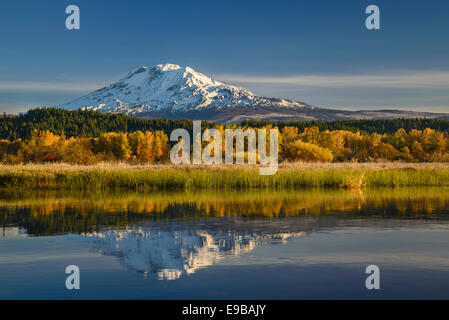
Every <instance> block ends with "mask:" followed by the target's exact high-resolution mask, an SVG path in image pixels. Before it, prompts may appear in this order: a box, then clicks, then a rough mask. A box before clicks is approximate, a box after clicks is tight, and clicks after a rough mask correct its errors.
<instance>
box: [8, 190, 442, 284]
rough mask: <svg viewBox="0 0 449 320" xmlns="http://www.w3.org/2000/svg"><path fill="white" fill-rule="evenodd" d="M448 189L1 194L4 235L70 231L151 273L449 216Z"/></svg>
mask: <svg viewBox="0 0 449 320" xmlns="http://www.w3.org/2000/svg"><path fill="white" fill-rule="evenodd" d="M448 217H449V189H447V188H406V189H391V190H387V189H381V190H375V189H368V190H365V191H363V192H362V191H356V192H354V191H342V190H333V191H332V190H327V191H324V190H296V191H285V192H270V193H269V192H262V193H259V192H247V193H244V192H243V193H226V192H225V193H220V194H217V193H204V194H192V193H176V194H168V193H156V194H141V195H139V194H133V193H129V194H126V193H125V194H94V195H74V194H70V193H58V192H48V193H38V194H23V193H18V194H14V193H4V194H0V223H1V224H2V226H3V233H0V238H1V237H2V236H3V237H6V238H8V237H15V236H19V235H22V234H23V233H26V235H29V236H43V235H46V236H54V235H61V234H69V235H71V237H77V238H85V239H88V241H89V243H90V248H91V250H93V251H94V252H99V253H102V254H103V255H106V256H114V257H117V258H118V259H119V261H120V262H121V264H122V265H124V266H125V267H126V268H128V269H130V270H134V271H137V272H140V273H143V274H144V275H145V277H147V276H148V275H150V276H151V277H154V278H157V279H159V280H176V279H179V278H180V277H182V276H183V275H191V274H194V273H196V272H197V271H198V270H199V269H201V268H206V267H208V266H212V265H214V264H217V263H218V262H222V261H223V260H229V259H234V258H238V257H239V256H241V255H244V254H246V253H249V252H251V251H253V250H254V249H256V248H258V247H262V246H267V245H272V244H285V243H287V242H288V241H290V240H291V239H294V238H298V237H304V236H307V235H309V234H312V233H317V232H327V231H334V230H341V229H348V228H355V229H360V228H369V229H387V228H404V227H406V228H414V227H420V226H423V225H429V224H432V223H438V222H445V221H447V220H448V219H447V218H448Z"/></svg>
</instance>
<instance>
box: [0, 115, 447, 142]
mask: <svg viewBox="0 0 449 320" xmlns="http://www.w3.org/2000/svg"><path fill="white" fill-rule="evenodd" d="M201 125H202V127H204V128H211V127H213V126H215V125H216V124H215V123H212V122H205V121H203V122H202V123H201ZM241 126H242V127H251V128H263V127H267V126H272V127H277V128H279V129H280V130H282V129H283V128H285V127H296V128H298V130H299V131H300V132H302V131H304V129H306V128H311V127H318V128H319V129H320V131H323V130H330V131H334V130H345V131H350V132H354V133H355V132H358V131H360V132H361V133H362V134H364V133H370V134H371V133H379V134H384V133H387V134H393V133H395V132H396V131H397V130H399V129H401V128H403V129H405V130H406V131H407V132H408V131H410V130H412V129H416V130H424V129H426V128H429V129H434V130H437V131H441V132H445V133H447V132H449V121H448V120H437V119H426V118H417V119H393V120H341V121H329V122H320V121H312V122H300V121H295V122H282V121H263V120H261V121H256V120H246V121H243V122H242V123H241ZM177 128H183V129H187V130H189V131H190V130H191V129H192V121H191V120H185V119H184V120H169V119H140V118H135V117H132V116H127V115H124V114H103V113H100V112H95V111H89V110H64V109H58V108H38V109H32V110H29V111H28V112H26V113H24V114H21V115H18V116H6V115H3V116H0V139H6V140H10V141H13V140H16V139H19V138H20V139H22V140H23V139H28V138H30V137H31V135H32V134H33V132H34V131H35V130H37V131H45V130H49V131H51V132H53V133H54V134H57V135H65V136H66V137H68V138H70V137H81V136H85V137H94V138H95V137H99V136H100V135H101V134H103V133H107V132H123V133H124V132H134V131H138V130H140V131H142V132H144V131H156V130H161V131H164V132H165V133H166V134H169V133H170V132H171V131H173V130H174V129H177Z"/></svg>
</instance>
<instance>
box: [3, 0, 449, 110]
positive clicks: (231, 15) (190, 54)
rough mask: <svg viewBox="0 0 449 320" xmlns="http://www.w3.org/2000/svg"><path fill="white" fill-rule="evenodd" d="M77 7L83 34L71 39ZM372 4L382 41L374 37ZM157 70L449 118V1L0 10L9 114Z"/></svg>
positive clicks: (19, 4) (44, 5) (114, 0)
mask: <svg viewBox="0 0 449 320" xmlns="http://www.w3.org/2000/svg"><path fill="white" fill-rule="evenodd" d="M70 4H76V5H78V6H79V8H80V11H81V29H80V30H76V31H73V30H72V31H69V30H67V29H66V28H65V19H66V17H67V14H65V8H66V6H68V5H70ZM370 4H376V5H378V6H379V8H380V11H381V29H380V30H371V31H369V30H367V29H366V28H365V19H366V17H367V15H366V14H365V8H366V7H367V6H368V5H370ZM159 63H175V64H179V65H182V66H190V67H192V68H193V69H195V70H197V71H199V72H202V73H205V74H207V75H210V76H212V77H214V78H215V79H217V80H223V81H226V82H229V83H232V84H238V85H243V86H245V87H248V88H250V89H251V90H252V91H253V92H254V93H256V94H259V95H263V96H269V97H283V98H291V99H294V100H299V101H304V102H307V103H310V104H312V105H316V106H323V107H333V108H342V109H382V108H401V109H410V110H421V111H443V112H444V111H446V112H449V1H447V0H432V1H413V0H408V1H405V0H394V1H392V0H388V1H386V0H371V1H363V0H345V1H335V0H314V1H299V0H296V1H283V0H277V1H264V0H257V1H245V0H241V1H229V0H227V1H212V0H208V1H202V0H195V1H193V0H191V1H167V0H166V1H148V0H146V1H119V0H109V1H100V0H85V1H84V0H83V1H75V0H68V1H64V0H40V1H29V0H28V1H25V0H14V1H12V0H2V1H1V4H0V112H7V113H17V112H21V111H24V110H27V109H28V108H30V107H35V106H43V105H48V106H51V105H55V104H60V103H65V102H68V101H70V100H72V99H74V98H77V97H79V96H82V95H84V94H86V93H88V92H90V91H93V90H95V89H98V88H100V87H101V86H103V85H106V84H108V83H111V82H114V81H116V80H118V79H119V78H120V77H122V76H123V75H124V74H126V73H128V72H130V71H131V70H133V69H135V68H137V67H139V66H141V65H146V66H152V65H155V64H159Z"/></svg>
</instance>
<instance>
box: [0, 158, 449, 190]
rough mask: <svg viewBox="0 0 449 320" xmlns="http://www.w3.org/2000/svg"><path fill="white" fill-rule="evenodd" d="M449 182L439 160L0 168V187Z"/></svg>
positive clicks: (339, 185)
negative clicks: (267, 172)
mask: <svg viewBox="0 0 449 320" xmlns="http://www.w3.org/2000/svg"><path fill="white" fill-rule="evenodd" d="M400 186H449V166H448V165H444V164H424V165H419V164H369V165H364V164H360V165H358V164H328V165H325V164H316V165H312V164H288V165H283V166H281V167H280V168H279V170H278V172H277V173H276V174H275V175H272V176H261V175H259V170H258V167H256V166H249V165H246V166H245V165H243V166H170V165H160V166H129V165H123V164H117V165H95V166H69V165H64V164H61V165H48V166H44V165H20V166H0V188H1V189H12V188H18V189H24V190H28V189H64V190H121V189H123V190H133V191H169V190H242V189H243V190H252V189H288V188H302V187H313V188H321V187H325V188H326V187H327V188H345V189H361V188H364V187H400Z"/></svg>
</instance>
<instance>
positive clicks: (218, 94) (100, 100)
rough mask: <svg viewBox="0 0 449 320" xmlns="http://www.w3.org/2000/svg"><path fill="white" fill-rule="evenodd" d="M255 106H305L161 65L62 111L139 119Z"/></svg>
mask: <svg viewBox="0 0 449 320" xmlns="http://www.w3.org/2000/svg"><path fill="white" fill-rule="evenodd" d="M255 105H257V106H270V107H276V106H279V107H294V108H297V107H302V106H304V105H305V104H302V103H299V102H294V101H289V100H283V99H269V98H263V97H258V96H256V95H254V94H253V93H252V92H251V91H249V90H248V89H245V88H242V87H237V86H233V85H228V84H225V83H222V82H218V81H215V80H213V79H211V78H210V77H208V76H206V75H204V74H201V73H199V72H196V71H195V70H193V69H191V68H189V67H180V66H178V65H175V64H165V65H162V64H159V65H157V66H155V67H153V68H147V67H140V68H138V69H137V70H135V71H133V72H131V73H129V74H128V75H126V76H125V77H123V78H122V79H120V80H119V81H118V82H116V83H113V84H111V85H110V86H108V87H104V88H102V89H100V90H97V91H94V92H92V93H90V94H88V95H86V96H84V97H81V98H79V99H77V100H74V101H72V102H69V103H67V104H65V105H62V106H61V107H62V108H67V109H78V108H88V109H91V110H95V111H100V112H105V113H106V112H119V113H125V114H129V115H136V116H139V115H148V113H151V112H169V113H178V112H188V111H202V110H211V109H222V108H226V107H232V108H235V107H251V106H255Z"/></svg>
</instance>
